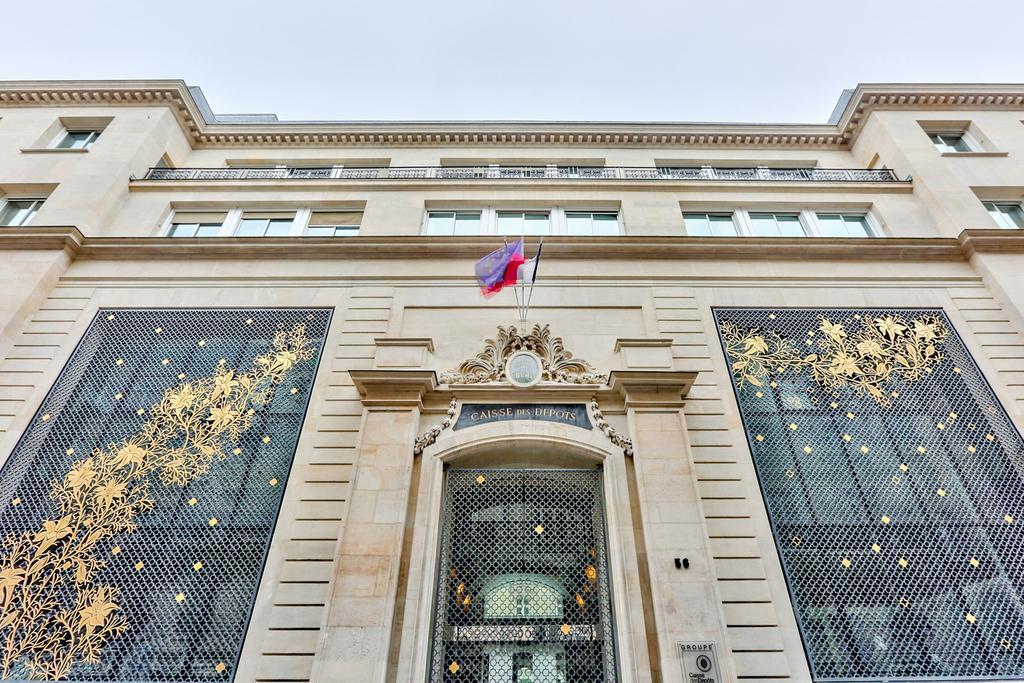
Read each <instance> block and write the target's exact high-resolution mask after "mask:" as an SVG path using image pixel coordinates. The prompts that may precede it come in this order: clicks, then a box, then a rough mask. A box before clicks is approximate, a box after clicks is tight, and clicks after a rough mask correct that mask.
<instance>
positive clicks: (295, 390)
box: [290, 387, 299, 396]
mask: <svg viewBox="0 0 1024 683" xmlns="http://www.w3.org/2000/svg"><path fill="white" fill-rule="evenodd" d="M290 393H291V394H292V395H293V396H294V395H295V394H297V393H299V388H298V387H292V388H291V392H290Z"/></svg>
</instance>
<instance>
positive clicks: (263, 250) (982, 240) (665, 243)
mask: <svg viewBox="0 0 1024 683" xmlns="http://www.w3.org/2000/svg"><path fill="white" fill-rule="evenodd" d="M493 246H494V237H493V236H487V237H454V238H444V237H427V236H421V235H383V236H359V237H345V238H335V237H203V238H192V239H182V238H173V237H84V236H83V235H82V233H81V232H79V230H78V229H77V228H76V227H74V226H40V227H33V228H3V227H0V250H41V249H66V250H68V251H70V252H71V253H73V254H74V255H75V256H77V257H79V258H90V259H103V260H115V261H116V260H122V261H125V260H131V261H139V260H176V259H189V260H196V259H200V260H202V259H230V260H250V259H251V260H264V259H265V260H284V261H288V260H379V259H410V260H412V259H417V260H418V259H455V258H467V259H477V258H479V257H480V255H481V254H483V253H485V252H486V250H487V249H488V248H492V247H493ZM1000 252H1001V253H1024V231H1021V230H978V229H969V230H964V231H963V232H962V233H960V235H959V236H958V237H956V238H952V237H883V238H874V239H863V238H859V239H858V238H847V239H838V238H814V237H801V238H785V237H688V236H669V237H657V236H652V237H644V236H625V235H620V236H616V237H567V236H561V237H560V236H548V237H545V239H544V256H545V257H547V258H558V259H574V260H575V259H611V260H614V259H617V260H652V259H679V260H685V259H704V260H714V259H744V260H746V259H750V260H762V261H763V260H770V259H776V260H780V261H785V260H793V259H801V260H807V259H811V260H842V261H878V260H908V261H963V260H966V259H969V258H970V257H971V256H972V255H973V254H975V253H1000Z"/></svg>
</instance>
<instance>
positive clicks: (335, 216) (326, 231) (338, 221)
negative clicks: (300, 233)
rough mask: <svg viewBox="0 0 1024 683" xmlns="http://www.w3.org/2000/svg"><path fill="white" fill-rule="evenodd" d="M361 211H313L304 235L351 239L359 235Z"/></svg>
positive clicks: (361, 218)
mask: <svg viewBox="0 0 1024 683" xmlns="http://www.w3.org/2000/svg"><path fill="white" fill-rule="evenodd" d="M362 220H363V214H362V212H361V211H313V212H312V214H311V215H310V217H309V225H308V226H307V227H306V234H307V235H309V236H310V237H353V236H355V235H358V234H359V224H360V223H361V222H362Z"/></svg>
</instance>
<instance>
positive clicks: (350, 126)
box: [0, 80, 1024, 149]
mask: <svg viewBox="0 0 1024 683" xmlns="http://www.w3.org/2000/svg"><path fill="white" fill-rule="evenodd" d="M840 103H841V104H842V105H843V109H842V113H841V115H840V116H839V118H838V119H837V120H835V121H833V122H830V123H826V124H745V123H739V124H728V123H724V124H723V123H656V122H610V123H601V122H587V121H578V122H572V121H564V122H563V121H538V122H513V121H493V122H483V121H447V122H446V121H367V122H352V121H307V122H301V121H296V122H292V121H276V120H273V121H268V120H249V121H244V120H242V121H240V120H238V119H231V120H225V119H226V118H227V117H222V119H220V120H218V119H217V118H216V117H214V116H213V115H212V112H209V111H208V105H205V102H204V103H203V105H205V106H200V104H199V103H198V102H197V101H196V99H195V96H194V95H193V93H192V92H191V91H190V90H189V87H188V86H187V85H186V84H185V82H184V81H181V80H126V81H3V82H0V107H4V106H8V107H9V106H37V107H39V106H42V107H47V106H49V107H54V106H56V107H75V106H108V107H109V106H115V107H116V106H167V107H170V109H171V110H172V111H173V112H174V114H175V117H176V118H177V120H178V123H179V124H180V125H181V128H182V130H183V131H184V132H185V134H186V135H187V136H188V138H189V140H190V142H191V144H192V146H193V147H267V146H274V147H280V146H287V147H295V146H325V145H326V146H364V145H380V146H390V145H403V146H408V145H446V146H455V145H475V146H479V145H488V146H491V145H515V146H524V145H560V146H587V147H595V146H599V147H600V146H631V147H636V146H678V145H689V146H694V145H697V146H750V145H757V146H761V147H783V148H794V147H796V148H822V147H824V148H840V149H845V148H848V147H849V146H850V145H851V144H852V143H853V141H854V140H855V139H856V137H857V134H858V133H859V131H860V129H861V127H862V124H863V122H864V120H865V119H866V118H867V116H868V114H869V113H870V111H871V110H873V109H916V110H958V109H1013V108H1018V109H1019V108H1020V107H1021V106H1022V104H1024V85H1020V84H908V83H896V84H876V83H863V84H860V85H858V86H857V88H856V89H855V90H854V91H853V92H852V93H849V97H847V94H846V93H844V96H843V99H841V100H840Z"/></svg>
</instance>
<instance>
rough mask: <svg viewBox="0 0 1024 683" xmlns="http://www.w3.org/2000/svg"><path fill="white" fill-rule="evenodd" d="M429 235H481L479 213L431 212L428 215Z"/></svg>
mask: <svg viewBox="0 0 1024 683" xmlns="http://www.w3.org/2000/svg"><path fill="white" fill-rule="evenodd" d="M427 234H428V235H479V234H480V212H479V211H431V212H429V213H428V214H427Z"/></svg>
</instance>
